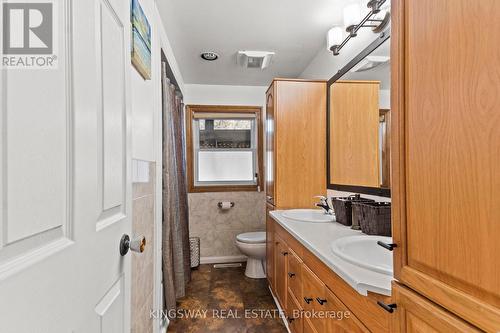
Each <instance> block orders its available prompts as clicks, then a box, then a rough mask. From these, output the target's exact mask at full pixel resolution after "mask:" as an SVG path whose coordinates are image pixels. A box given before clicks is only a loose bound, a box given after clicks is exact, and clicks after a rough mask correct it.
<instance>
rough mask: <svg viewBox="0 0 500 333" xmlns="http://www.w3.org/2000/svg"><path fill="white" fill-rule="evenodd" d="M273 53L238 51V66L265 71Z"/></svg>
mask: <svg viewBox="0 0 500 333" xmlns="http://www.w3.org/2000/svg"><path fill="white" fill-rule="evenodd" d="M273 56H274V52H267V51H239V52H238V59H237V60H238V64H240V66H243V67H246V68H260V69H266V68H267V67H269V64H270V63H271V59H272V58H273Z"/></svg>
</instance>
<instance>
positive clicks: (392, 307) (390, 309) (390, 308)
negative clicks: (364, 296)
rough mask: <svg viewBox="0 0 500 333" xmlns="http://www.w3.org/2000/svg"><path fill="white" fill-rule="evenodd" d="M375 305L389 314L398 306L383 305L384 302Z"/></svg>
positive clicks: (393, 304)
mask: <svg viewBox="0 0 500 333" xmlns="http://www.w3.org/2000/svg"><path fill="white" fill-rule="evenodd" d="M377 304H378V305H379V306H381V307H382V309H384V310H385V311H387V312H389V313H393V312H394V309H396V308H397V307H398V306H397V305H396V304H395V303H392V304H385V303H384V302H381V301H377Z"/></svg>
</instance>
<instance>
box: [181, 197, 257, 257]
mask: <svg viewBox="0 0 500 333" xmlns="http://www.w3.org/2000/svg"><path fill="white" fill-rule="evenodd" d="M265 200H266V199H265V194H264V192H223V193H190V194H189V234H190V236H197V237H200V252H201V254H200V255H201V257H202V258H205V259H206V258H214V257H232V256H241V255H242V254H241V253H240V252H239V251H238V249H237V248H236V246H235V244H234V242H235V240H236V235H238V234H239V233H242V232H250V231H263V230H265V224H264V221H265ZM219 201H232V202H234V204H235V205H234V207H233V208H231V209H229V210H227V211H223V210H221V209H219V208H218V207H217V203H218V202H219Z"/></svg>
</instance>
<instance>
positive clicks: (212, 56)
mask: <svg viewBox="0 0 500 333" xmlns="http://www.w3.org/2000/svg"><path fill="white" fill-rule="evenodd" d="M200 57H201V59H203V60H206V61H214V60H217V59H218V58H219V55H218V54H217V53H215V52H211V51H208V52H202V53H201V54H200Z"/></svg>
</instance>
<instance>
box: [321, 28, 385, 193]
mask: <svg viewBox="0 0 500 333" xmlns="http://www.w3.org/2000/svg"><path fill="white" fill-rule="evenodd" d="M390 81H391V73H390V34H389V33H388V32H385V33H382V34H381V35H380V36H379V38H377V40H375V41H374V42H372V43H371V44H370V45H369V46H368V47H366V48H365V49H364V50H363V51H362V52H361V53H360V54H358V55H357V56H356V57H355V58H353V59H352V60H351V61H350V62H349V63H348V64H347V65H346V66H344V67H343V68H342V69H341V70H340V71H339V72H338V73H337V74H336V75H335V76H334V77H332V78H331V79H330V80H329V81H328V100H327V103H328V107H327V110H328V111H327V112H328V114H327V119H328V132H327V135H328V137H327V146H328V160H327V179H328V188H329V189H334V190H340V191H348V192H356V193H363V194H372V195H379V196H385V197H390V136H391V134H390V121H391V112H390V109H391V107H390V89H391V88H390Z"/></svg>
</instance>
